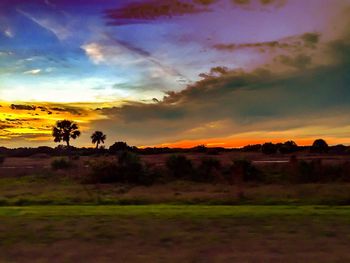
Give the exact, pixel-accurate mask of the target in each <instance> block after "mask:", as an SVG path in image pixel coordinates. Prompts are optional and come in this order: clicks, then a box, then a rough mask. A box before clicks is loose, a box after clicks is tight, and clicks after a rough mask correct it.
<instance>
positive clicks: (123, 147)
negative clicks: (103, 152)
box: [109, 142, 132, 154]
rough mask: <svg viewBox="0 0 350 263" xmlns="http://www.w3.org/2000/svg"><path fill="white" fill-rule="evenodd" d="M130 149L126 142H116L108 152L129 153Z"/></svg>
mask: <svg viewBox="0 0 350 263" xmlns="http://www.w3.org/2000/svg"><path fill="white" fill-rule="evenodd" d="M131 150H132V147H130V146H129V145H128V144H127V143H126V142H116V143H114V144H113V145H111V146H110V147H109V152H110V153H111V154H115V153H117V152H123V151H131Z"/></svg>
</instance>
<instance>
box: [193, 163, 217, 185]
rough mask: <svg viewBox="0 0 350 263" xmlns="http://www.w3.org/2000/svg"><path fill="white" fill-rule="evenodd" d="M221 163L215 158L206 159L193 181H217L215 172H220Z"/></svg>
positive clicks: (194, 175)
mask: <svg viewBox="0 0 350 263" xmlns="http://www.w3.org/2000/svg"><path fill="white" fill-rule="evenodd" d="M220 168H221V163H220V161H219V160H218V159H215V158H204V159H202V160H201V163H200V165H199V166H198V169H197V172H196V173H193V175H192V179H193V180H195V181H199V182H211V181H213V180H215V175H214V170H215V169H216V170H219V169H220Z"/></svg>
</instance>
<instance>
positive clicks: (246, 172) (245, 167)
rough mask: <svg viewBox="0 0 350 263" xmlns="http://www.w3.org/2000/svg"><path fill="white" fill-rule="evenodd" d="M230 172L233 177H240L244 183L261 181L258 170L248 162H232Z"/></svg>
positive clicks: (242, 160) (243, 160)
mask: <svg viewBox="0 0 350 263" xmlns="http://www.w3.org/2000/svg"><path fill="white" fill-rule="evenodd" d="M232 171H233V175H234V176H242V179H243V181H244V182H258V181H261V176H260V173H259V171H258V169H256V167H255V166H254V165H253V164H252V162H251V161H249V160H245V159H241V160H234V161H233V165H232Z"/></svg>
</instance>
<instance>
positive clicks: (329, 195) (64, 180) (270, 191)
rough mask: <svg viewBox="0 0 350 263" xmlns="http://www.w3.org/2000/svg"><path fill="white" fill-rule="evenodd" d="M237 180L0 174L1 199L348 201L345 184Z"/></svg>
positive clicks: (40, 201) (349, 189)
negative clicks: (240, 185)
mask: <svg viewBox="0 0 350 263" xmlns="http://www.w3.org/2000/svg"><path fill="white" fill-rule="evenodd" d="M244 193H245V197H244V198H243V199H242V198H238V197H237V189H236V186H234V185H233V186H232V185H228V184H204V183H194V182H189V181H175V182H169V183H165V184H155V185H152V186H132V185H123V184H98V185H85V184H81V183H79V182H77V181H76V180H74V179H72V178H71V177H70V176H66V175H61V174H47V175H30V176H29V175H28V176H15V177H13V176H7V177H1V178H0V205H2V206H7V205H10V206H12V205H22V206H23V205H54V204H56V205H74V204H123V205H125V204H159V203H163V204H164V203H168V204H207V205H220V204H221V205H222V204H230V205H232V204H233V205H235V204H258V205H269V204H270V205H271V204H296V205H307V204H309V205H312V204H318V205H322V204H323V205H347V204H350V184H349V183H332V184H284V185H277V184H269V185H263V184H247V185H246V186H245V187H244Z"/></svg>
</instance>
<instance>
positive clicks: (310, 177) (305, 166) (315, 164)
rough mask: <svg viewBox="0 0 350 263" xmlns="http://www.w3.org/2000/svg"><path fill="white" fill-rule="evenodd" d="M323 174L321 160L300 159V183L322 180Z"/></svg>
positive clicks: (298, 179) (298, 178) (298, 176)
mask: <svg viewBox="0 0 350 263" xmlns="http://www.w3.org/2000/svg"><path fill="white" fill-rule="evenodd" d="M322 175H323V169H322V162H321V160H314V161H311V162H307V161H300V162H299V164H298V174H297V182H298V183H318V182H321V179H322Z"/></svg>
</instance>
